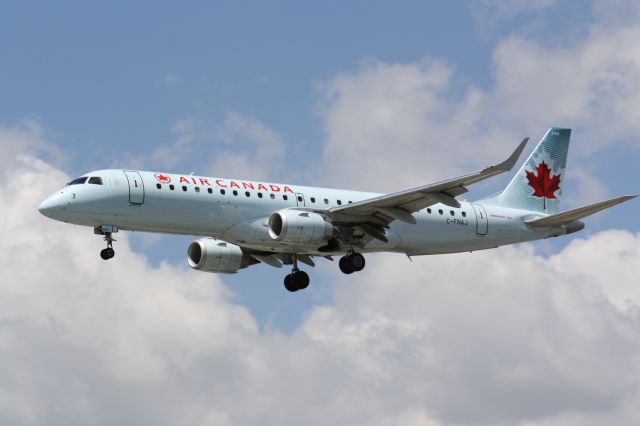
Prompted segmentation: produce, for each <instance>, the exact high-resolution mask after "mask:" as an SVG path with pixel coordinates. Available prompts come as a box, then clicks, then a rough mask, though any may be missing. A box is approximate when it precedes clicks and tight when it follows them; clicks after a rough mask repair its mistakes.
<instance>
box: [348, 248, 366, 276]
mask: <svg viewBox="0 0 640 426" xmlns="http://www.w3.org/2000/svg"><path fill="white" fill-rule="evenodd" d="M349 263H351V269H353V272H360V271H362V270H363V269H364V266H365V265H366V262H365V260H364V256H363V255H361V254H360V253H353V254H352V255H351V256H349Z"/></svg>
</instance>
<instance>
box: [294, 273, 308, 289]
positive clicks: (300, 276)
mask: <svg viewBox="0 0 640 426" xmlns="http://www.w3.org/2000/svg"><path fill="white" fill-rule="evenodd" d="M309 281H310V280H309V275H308V274H307V273H306V272H304V271H296V272H294V273H293V282H294V283H295V285H296V287H297V289H298V290H304V289H305V288H307V287H309Z"/></svg>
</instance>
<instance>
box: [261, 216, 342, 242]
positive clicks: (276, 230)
mask: <svg viewBox="0 0 640 426" xmlns="http://www.w3.org/2000/svg"><path fill="white" fill-rule="evenodd" d="M332 235H333V226H332V225H331V223H329V222H327V221H326V220H325V219H324V217H322V216H321V215H319V214H318V213H313V212H307V211H303V210H293V209H291V210H289V209H287V210H280V211H277V212H275V213H274V214H272V215H271V217H270V218H269V236H270V237H271V238H272V239H274V240H276V241H282V242H285V243H302V244H319V243H322V242H323V241H326V240H328V239H329V238H330V237H331V236H332Z"/></svg>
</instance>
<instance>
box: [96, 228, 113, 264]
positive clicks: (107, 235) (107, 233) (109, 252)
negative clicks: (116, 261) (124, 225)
mask: <svg viewBox="0 0 640 426" xmlns="http://www.w3.org/2000/svg"><path fill="white" fill-rule="evenodd" d="M94 232H95V233H96V234H98V235H104V240H105V241H106V242H107V248H106V249H102V250H100V257H101V258H102V259H103V260H109V259H111V258H112V257H113V256H115V255H116V252H115V250H114V249H113V242H114V241H115V239H114V238H113V237H112V234H113V233H114V232H118V228H116V227H115V226H112V225H102V226H99V227H97V228H95V229H94Z"/></svg>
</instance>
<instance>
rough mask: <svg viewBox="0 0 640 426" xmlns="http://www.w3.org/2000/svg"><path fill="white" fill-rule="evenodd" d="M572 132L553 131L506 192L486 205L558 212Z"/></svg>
mask: <svg viewBox="0 0 640 426" xmlns="http://www.w3.org/2000/svg"><path fill="white" fill-rule="evenodd" d="M570 137H571V129H562V128H558V127H552V128H551V129H549V130H548V131H547V133H546V134H545V135H544V137H543V138H542V140H540V143H538V146H536V148H535V149H534V150H533V152H532V153H531V155H530V156H529V158H528V159H527V161H525V163H524V164H523V165H522V167H521V168H520V170H519V171H518V173H517V174H516V175H515V176H514V177H513V179H512V180H511V182H510V183H509V185H508V186H507V188H506V189H505V190H504V191H502V193H500V194H498V195H497V196H495V197H494V198H491V199H489V200H485V201H486V202H487V203H490V204H496V205H500V206H504V207H512V208H516V209H523V210H531V211H537V212H542V213H548V214H555V213H558V211H559V205H560V195H561V194H562V185H563V184H564V176H565V175H564V171H565V168H566V165H567V151H568V149H569V138H570Z"/></svg>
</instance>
